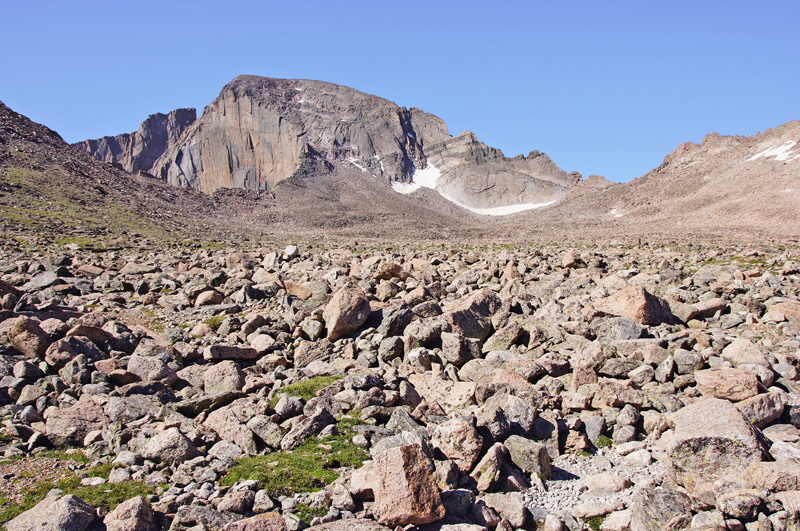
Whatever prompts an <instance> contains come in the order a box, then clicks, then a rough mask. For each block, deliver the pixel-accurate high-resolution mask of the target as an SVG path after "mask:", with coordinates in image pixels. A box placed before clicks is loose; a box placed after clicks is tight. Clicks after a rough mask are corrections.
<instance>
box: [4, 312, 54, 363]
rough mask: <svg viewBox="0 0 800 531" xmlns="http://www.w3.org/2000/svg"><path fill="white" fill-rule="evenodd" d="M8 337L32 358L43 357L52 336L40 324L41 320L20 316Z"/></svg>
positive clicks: (16, 346) (16, 347) (17, 347)
mask: <svg viewBox="0 0 800 531" xmlns="http://www.w3.org/2000/svg"><path fill="white" fill-rule="evenodd" d="M8 339H9V340H10V341H11V344H12V345H13V346H14V348H15V349H17V350H19V351H20V352H22V353H23V354H25V355H26V356H28V357H29V358H31V359H42V358H44V354H45V352H46V351H47V347H49V346H50V338H48V337H47V334H46V333H45V331H44V330H42V328H41V326H39V321H36V320H35V319H30V318H29V317H19V318H17V320H16V321H14V324H13V325H12V326H11V328H10V329H9V331H8Z"/></svg>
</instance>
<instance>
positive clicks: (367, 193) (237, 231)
mask: <svg viewBox="0 0 800 531" xmlns="http://www.w3.org/2000/svg"><path fill="white" fill-rule="evenodd" d="M321 162H324V161H319V160H317V161H316V163H318V164H319V163H321ZM425 192H430V191H423V193H421V194H420V197H415V198H410V197H405V196H401V195H398V194H394V192H392V190H391V187H390V185H389V184H388V183H387V182H384V181H382V180H380V179H377V178H375V177H373V176H371V175H368V174H365V173H363V172H361V171H360V170H358V169H357V168H355V167H351V166H346V165H341V166H333V165H328V166H326V167H318V165H315V161H314V160H313V159H305V160H304V161H303V164H302V165H301V168H300V169H299V170H298V171H297V172H296V175H295V176H294V177H292V178H291V179H287V180H284V181H282V182H280V183H279V184H278V185H277V186H276V187H275V188H274V189H273V191H271V192H265V191H251V190H241V189H220V190H217V191H216V192H215V193H213V194H205V193H201V192H199V191H197V190H193V189H181V188H176V187H174V186H170V185H168V184H166V183H164V182H163V181H161V180H159V179H155V178H152V177H147V176H146V175H145V174H141V173H140V174H128V173H127V172H125V171H123V170H121V169H119V168H118V167H117V166H114V165H112V164H108V163H105V162H102V161H100V160H98V159H97V158H95V157H93V156H91V155H89V154H88V153H85V152H84V151H81V150H79V149H76V148H75V147H73V146H70V145H68V144H67V143H66V142H64V141H63V140H62V139H61V137H60V136H59V135H58V134H57V133H56V132H55V131H52V130H51V129H48V128H47V127H45V126H43V125H40V124H36V123H34V122H31V121H30V120H29V119H28V118H26V117H24V116H22V115H20V114H17V113H15V112H14V111H13V110H11V109H9V108H8V107H7V106H5V105H4V104H3V103H2V102H0V229H2V233H3V234H4V236H5V237H6V238H7V237H9V236H10V237H12V238H16V237H19V236H20V235H21V236H22V237H24V238H28V237H33V238H37V239H41V238H43V239H44V243H45V244H48V243H51V242H52V241H54V240H58V241H92V242H98V241H99V242H110V241H113V242H115V243H114V244H113V245H115V246H118V245H122V246H128V245H140V244H141V242H142V241H143V239H151V240H159V241H173V242H176V241H182V240H187V239H190V240H201V241H210V240H214V241H226V242H230V243H235V244H236V245H241V244H242V242H246V241H252V240H259V239H261V238H270V239H276V238H277V239H285V238H297V237H303V238H305V237H314V238H316V237H324V238H326V239H341V238H359V239H361V238H368V239H381V240H384V241H419V240H438V239H443V238H447V239H452V238H468V237H469V238H476V239H480V238H484V237H486V238H488V237H491V236H493V235H492V234H490V233H488V232H483V231H482V230H481V229H480V227H479V220H476V219H475V218H474V217H472V216H470V215H469V214H468V213H465V212H464V211H462V210H461V209H459V208H457V207H455V206H453V205H451V204H448V203H447V202H446V201H445V200H443V199H442V198H441V197H440V196H438V194H433V193H430V194H426V193H425ZM0 241H2V240H0Z"/></svg>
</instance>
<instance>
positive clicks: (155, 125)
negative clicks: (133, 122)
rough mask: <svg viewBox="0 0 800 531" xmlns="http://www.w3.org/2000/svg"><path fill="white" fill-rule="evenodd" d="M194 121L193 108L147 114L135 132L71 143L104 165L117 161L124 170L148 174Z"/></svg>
mask: <svg viewBox="0 0 800 531" xmlns="http://www.w3.org/2000/svg"><path fill="white" fill-rule="evenodd" d="M196 119H197V111H196V110H195V109H177V110H175V111H172V112H171V113H169V114H162V113H157V114H153V115H150V116H149V117H148V118H147V120H145V121H144V122H142V125H141V126H139V130H138V131H136V132H135V133H130V134H127V133H126V134H122V135H117V136H104V137H103V138H100V139H97V140H84V141H83V142H78V143H76V144H73V145H74V146H75V147H77V148H78V149H81V150H83V151H86V152H88V153H91V154H92V155H94V156H95V157H97V158H99V159H100V160H103V161H105V162H112V163H113V162H116V163H119V164H121V165H122V167H123V168H124V169H125V171H128V172H132V173H135V172H137V171H144V172H151V170H152V169H153V164H154V163H155V161H156V160H157V159H158V158H159V157H160V156H161V155H162V154H163V153H164V152H165V151H166V150H167V148H168V147H169V146H172V145H173V144H175V143H176V142H177V141H178V137H180V136H181V134H182V133H183V132H184V131H185V130H186V128H187V127H189V126H190V125H192V123H194V121H195V120H196Z"/></svg>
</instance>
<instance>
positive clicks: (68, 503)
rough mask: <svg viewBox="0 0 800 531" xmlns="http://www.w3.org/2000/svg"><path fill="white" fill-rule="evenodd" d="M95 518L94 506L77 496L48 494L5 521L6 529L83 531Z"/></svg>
mask: <svg viewBox="0 0 800 531" xmlns="http://www.w3.org/2000/svg"><path fill="white" fill-rule="evenodd" d="M96 519H97V511H95V510H94V507H92V506H91V505H89V504H88V503H86V502H85V501H83V500H82V499H80V498H78V497H77V496H73V495H72V494H68V495H66V496H48V497H47V498H45V499H43V500H42V501H40V502H39V503H38V504H36V506H35V507H33V508H32V509H30V510H27V511H25V512H24V513H22V514H20V515H19V516H17V517H16V518H14V519H13V520H11V521H9V522H7V523H6V531H64V530H65V529H68V530H69V531H85V530H86V529H88V528H89V526H90V525H92V523H93V522H94V521H95V520H96Z"/></svg>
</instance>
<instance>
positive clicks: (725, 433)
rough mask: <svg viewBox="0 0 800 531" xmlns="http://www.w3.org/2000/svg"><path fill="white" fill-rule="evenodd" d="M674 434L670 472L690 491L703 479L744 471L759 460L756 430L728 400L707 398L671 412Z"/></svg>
mask: <svg viewBox="0 0 800 531" xmlns="http://www.w3.org/2000/svg"><path fill="white" fill-rule="evenodd" d="M670 421H671V422H672V423H673V424H674V426H675V433H674V435H673V436H672V440H671V442H670V443H669V446H668V455H669V458H670V462H669V464H670V467H669V470H670V474H671V475H672V476H673V477H674V478H675V480H676V481H677V482H678V484H680V485H683V486H684V487H686V489H687V490H688V491H689V492H692V491H693V490H694V487H695V486H697V485H698V484H701V483H704V482H710V483H713V482H714V481H716V480H717V479H719V478H721V477H723V476H725V475H729V474H736V473H743V472H744V470H745V469H746V468H747V467H748V466H749V465H750V464H751V463H755V462H758V461H761V459H762V456H763V451H762V447H761V445H760V443H759V440H758V438H757V436H756V433H755V430H754V429H753V427H752V426H751V425H750V423H749V422H748V421H747V419H745V417H744V416H743V415H742V414H741V412H739V410H738V409H736V406H735V405H733V404H731V403H730V402H728V401H727V400H721V399H718V398H707V399H704V400H700V401H698V402H695V403H693V404H690V405H688V406H686V407H684V408H683V409H680V410H678V411H677V412H675V413H672V414H671V415H670Z"/></svg>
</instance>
